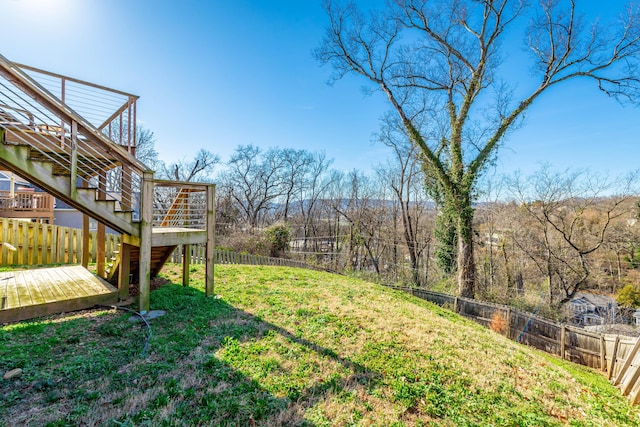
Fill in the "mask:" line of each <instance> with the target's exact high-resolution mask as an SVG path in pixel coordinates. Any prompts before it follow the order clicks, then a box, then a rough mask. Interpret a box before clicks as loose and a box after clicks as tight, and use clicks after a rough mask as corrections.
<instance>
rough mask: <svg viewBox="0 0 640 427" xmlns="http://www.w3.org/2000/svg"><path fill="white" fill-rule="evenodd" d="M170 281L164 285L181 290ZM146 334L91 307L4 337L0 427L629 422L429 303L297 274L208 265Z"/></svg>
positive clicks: (531, 356)
mask: <svg viewBox="0 0 640 427" xmlns="http://www.w3.org/2000/svg"><path fill="white" fill-rule="evenodd" d="M178 271H179V269H178V267H177V266H170V267H169V269H168V270H167V271H166V275H167V277H168V278H170V279H175V280H174V281H175V282H178V281H179V280H178V279H179V273H178ZM202 273H203V271H202V270H201V269H200V268H199V267H193V268H192V281H193V286H192V287H189V288H184V287H182V286H178V285H172V284H168V285H165V286H163V287H162V288H160V289H159V290H157V291H154V292H153V293H152V308H153V309H163V310H167V314H166V315H165V316H163V317H161V318H158V319H154V320H153V321H152V330H153V337H152V338H151V340H150V343H149V353H148V354H146V355H145V356H144V357H140V352H141V350H142V348H143V344H144V340H145V337H146V333H147V332H146V329H145V328H144V326H143V325H142V324H140V323H132V322H130V321H129V320H128V319H129V317H130V315H128V314H123V313H122V312H115V311H113V310H102V311H99V310H94V311H91V312H84V313H82V314H76V315H71V316H64V317H62V316H59V317H54V318H51V319H45V320H41V321H34V322H23V323H18V324H14V325H7V326H4V327H2V328H0V369H1V370H3V371H4V370H8V369H12V368H18V367H19V368H22V369H23V370H24V372H23V374H22V375H21V376H20V377H18V378H15V379H12V380H4V381H0V425H6V426H9V425H11V426H13V425H51V426H62V425H98V424H102V425H154V426H155V425H242V426H245V425H265V426H277V425H305V426H330V425H336V426H347V425H363V426H368V425H381V426H382V425H384V426H389V425H397V426H401V425H407V426H409V425H442V426H490V425H495V426H556V425H571V426H636V425H640V409H638V408H637V407H632V406H631V405H629V404H628V402H627V401H626V400H625V398H624V397H622V396H621V395H620V393H619V392H618V391H617V390H616V389H615V388H613V387H612V386H611V385H610V384H609V383H608V382H607V380H606V378H605V377H604V376H603V375H600V374H599V373H596V372H593V371H592V370H589V369H586V368H583V367H580V366H577V365H573V364H570V363H567V362H563V361H560V360H557V359H555V358H553V357H550V356H547V355H544V354H542V353H540V352H537V351H534V350H532V349H530V348H526V347H523V346H520V345H518V344H515V343H513V342H511V341H509V340H507V339H505V338H504V337H502V336H499V335H497V334H495V333H493V332H491V331H489V330H487V329H484V328H482V327H480V326H478V325H476V324H474V323H472V322H470V321H467V320H465V319H463V318H460V317H458V316H457V315H454V314H452V313H450V312H448V311H446V310H443V309H440V308H438V307H436V306H434V305H432V304H429V303H426V302H424V301H421V300H418V299H416V298H413V297H411V296H409V295H406V294H403V293H400V292H397V291H393V290H390V289H385V288H382V287H380V286H377V285H374V284H370V283H366V282H362V281H358V280H355V279H350V278H346V277H342V276H335V275H331V274H327V273H318V272H313V271H307V270H300V269H292V268H279V267H257V266H256V267H250V266H217V267H216V293H217V294H219V298H206V297H205V296H204V295H203V292H202V291H203V289H202V288H203V286H202V283H203V277H202Z"/></svg>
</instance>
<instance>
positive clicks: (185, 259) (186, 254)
mask: <svg viewBox="0 0 640 427" xmlns="http://www.w3.org/2000/svg"><path fill="white" fill-rule="evenodd" d="M190 264H191V245H183V246H182V286H189V268H191V265H190Z"/></svg>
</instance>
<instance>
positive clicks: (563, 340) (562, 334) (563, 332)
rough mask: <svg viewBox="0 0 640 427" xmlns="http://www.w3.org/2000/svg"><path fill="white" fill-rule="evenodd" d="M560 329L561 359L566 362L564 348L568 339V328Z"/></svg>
mask: <svg viewBox="0 0 640 427" xmlns="http://www.w3.org/2000/svg"><path fill="white" fill-rule="evenodd" d="M560 328H561V329H560V359H562V360H564V347H565V343H566V339H567V327H566V326H565V325H562V326H561V327H560Z"/></svg>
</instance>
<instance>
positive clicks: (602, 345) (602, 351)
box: [600, 333, 607, 371]
mask: <svg viewBox="0 0 640 427" xmlns="http://www.w3.org/2000/svg"><path fill="white" fill-rule="evenodd" d="M606 351H607V346H606V345H605V342H604V334H602V333H601V334H600V370H601V371H606V370H607V355H606Z"/></svg>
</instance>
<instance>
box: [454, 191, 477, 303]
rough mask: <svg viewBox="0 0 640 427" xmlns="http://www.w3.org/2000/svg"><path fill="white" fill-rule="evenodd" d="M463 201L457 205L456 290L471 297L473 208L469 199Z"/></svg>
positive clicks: (473, 283) (473, 262)
mask: <svg viewBox="0 0 640 427" xmlns="http://www.w3.org/2000/svg"><path fill="white" fill-rule="evenodd" d="M466 197H468V196H466ZM463 203H464V205H463V206H460V207H459V209H460V215H459V217H458V227H457V233H458V290H459V294H460V296H461V297H465V298H473V297H474V295H475V282H476V264H475V259H474V256H473V208H472V207H471V206H470V201H469V202H468V203H466V202H463ZM465 205H466V206H465Z"/></svg>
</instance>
